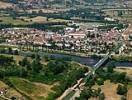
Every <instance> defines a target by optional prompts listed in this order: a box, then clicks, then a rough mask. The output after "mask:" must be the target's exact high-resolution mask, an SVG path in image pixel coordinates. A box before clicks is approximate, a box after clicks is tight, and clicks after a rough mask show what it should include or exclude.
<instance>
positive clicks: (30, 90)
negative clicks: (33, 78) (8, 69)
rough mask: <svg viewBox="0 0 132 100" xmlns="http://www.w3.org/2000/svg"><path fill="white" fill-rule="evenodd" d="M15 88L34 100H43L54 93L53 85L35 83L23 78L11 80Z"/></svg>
mask: <svg viewBox="0 0 132 100" xmlns="http://www.w3.org/2000/svg"><path fill="white" fill-rule="evenodd" d="M9 81H10V82H11V83H12V84H13V86H14V87H15V88H16V89H17V90H18V91H19V92H21V93H23V94H25V95H27V96H29V97H31V98H32V99H33V100H43V99H44V98H45V97H47V96H48V94H49V93H52V92H53V90H52V89H51V88H52V85H46V84H42V83H33V82H30V81H28V80H26V79H22V78H9Z"/></svg>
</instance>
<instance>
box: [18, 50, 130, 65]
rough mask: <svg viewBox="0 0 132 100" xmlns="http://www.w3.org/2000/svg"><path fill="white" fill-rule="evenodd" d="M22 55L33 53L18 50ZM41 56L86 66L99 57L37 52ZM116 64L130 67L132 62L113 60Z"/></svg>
mask: <svg viewBox="0 0 132 100" xmlns="http://www.w3.org/2000/svg"><path fill="white" fill-rule="evenodd" d="M19 54H20V55H22V56H31V55H32V54H33V53H31V52H20V53H19ZM38 54H39V55H40V56H41V57H42V58H43V57H44V56H48V57H51V58H57V59H70V60H71V61H76V62H79V63H81V64H85V65H88V66H91V67H92V66H94V65H95V64H96V63H97V62H98V61H99V60H100V59H101V58H100V57H80V56H72V55H66V54H57V53H43V52H39V53H38ZM111 62H112V61H109V62H108V63H111ZM115 65H116V66H119V67H132V62H115Z"/></svg>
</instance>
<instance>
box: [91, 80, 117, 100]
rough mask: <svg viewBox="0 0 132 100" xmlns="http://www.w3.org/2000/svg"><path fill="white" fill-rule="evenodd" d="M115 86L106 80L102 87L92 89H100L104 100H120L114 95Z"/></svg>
mask: <svg viewBox="0 0 132 100" xmlns="http://www.w3.org/2000/svg"><path fill="white" fill-rule="evenodd" d="M117 86H118V84H114V83H111V82H110V81H109V80H108V81H105V82H104V85H102V86H97V85H95V86H94V87H93V88H94V89H98V88H99V87H100V88H101V90H102V92H103V93H104V95H105V100H120V96H119V95H117V93H116V89H117Z"/></svg>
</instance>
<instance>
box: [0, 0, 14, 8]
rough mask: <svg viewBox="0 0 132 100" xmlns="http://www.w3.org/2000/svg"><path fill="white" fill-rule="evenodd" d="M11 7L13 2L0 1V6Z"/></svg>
mask: <svg viewBox="0 0 132 100" xmlns="http://www.w3.org/2000/svg"><path fill="white" fill-rule="evenodd" d="M12 7H13V4H11V3H7V2H2V1H0V8H3V9H5V8H12Z"/></svg>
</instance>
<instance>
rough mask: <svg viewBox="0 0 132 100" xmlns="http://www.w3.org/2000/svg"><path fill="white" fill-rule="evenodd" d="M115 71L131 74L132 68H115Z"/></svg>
mask: <svg viewBox="0 0 132 100" xmlns="http://www.w3.org/2000/svg"><path fill="white" fill-rule="evenodd" d="M115 71H118V72H125V73H126V74H127V75H132V68H116V69H115Z"/></svg>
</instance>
